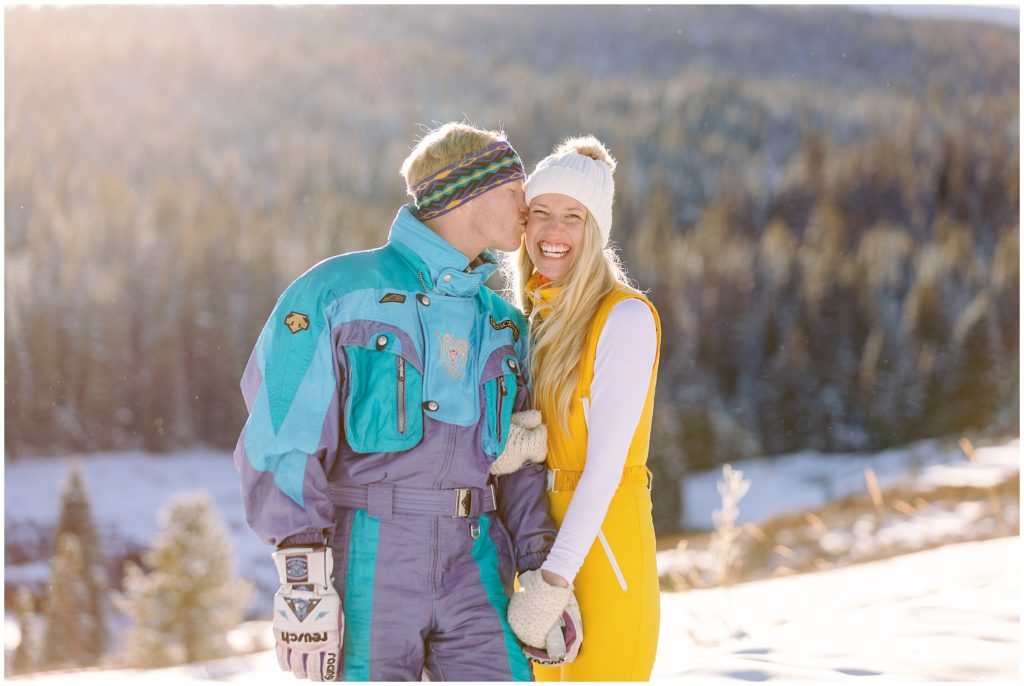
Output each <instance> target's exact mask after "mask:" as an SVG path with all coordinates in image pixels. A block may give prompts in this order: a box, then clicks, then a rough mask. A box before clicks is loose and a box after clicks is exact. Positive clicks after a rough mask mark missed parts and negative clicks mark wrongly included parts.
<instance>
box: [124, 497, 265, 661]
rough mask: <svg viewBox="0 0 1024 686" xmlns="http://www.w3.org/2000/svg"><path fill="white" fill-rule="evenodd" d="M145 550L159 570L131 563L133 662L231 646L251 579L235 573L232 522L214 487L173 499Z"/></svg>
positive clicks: (191, 657) (193, 656) (201, 656)
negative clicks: (211, 492)
mask: <svg viewBox="0 0 1024 686" xmlns="http://www.w3.org/2000/svg"><path fill="white" fill-rule="evenodd" d="M160 521H161V527H162V528H161V531H160V533H158V534H157V536H156V538H155V539H154V541H153V546H152V548H151V549H150V550H149V551H147V552H146V553H144V554H143V558H142V559H143V562H144V563H145V565H146V566H147V567H149V568H150V570H151V571H149V573H145V572H143V570H142V569H140V568H139V567H138V565H134V564H131V563H129V565H128V566H127V568H126V570H125V580H124V593H123V595H119V596H117V597H116V598H115V603H116V604H117V606H118V607H119V608H120V609H121V610H122V611H123V612H124V613H125V614H126V615H128V617H129V618H130V619H131V620H132V624H133V626H132V627H130V628H129V629H128V630H127V631H126V633H125V647H126V651H127V659H128V661H129V663H130V664H132V665H135V666H140V667H155V666H161V665H168V664H174V663H178V662H194V661H196V660H206V659H211V658H215V657H222V656H225V655H228V654H230V649H229V647H228V644H227V639H226V634H227V631H228V630H229V629H231V628H233V627H234V626H236V625H237V624H238V623H239V621H240V620H241V618H242V614H243V612H244V611H245V607H246V604H247V602H248V598H249V593H250V591H251V584H250V583H249V582H247V581H242V580H239V579H236V578H235V577H234V573H233V570H232V558H233V552H232V547H231V543H230V539H229V538H228V533H227V530H226V529H225V527H224V524H223V522H222V520H221V518H220V515H219V514H218V512H217V510H216V508H215V507H214V505H213V502H212V500H211V499H210V497H209V496H208V495H206V494H189V495H182V496H178V497H176V498H175V499H173V500H172V501H171V502H170V503H169V504H168V505H167V506H166V507H165V508H164V509H163V511H162V512H161V513H160Z"/></svg>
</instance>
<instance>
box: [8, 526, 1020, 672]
mask: <svg viewBox="0 0 1024 686" xmlns="http://www.w3.org/2000/svg"><path fill="white" fill-rule="evenodd" d="M1020 567H1021V548H1020V538H1019V537H1009V538H1002V539H997V540H992V541H984V542H978V543H960V544H956V545H950V546H945V547H942V548H938V549H935V550H929V551H925V552H921V553H914V554H911V555H904V556H901V557H896V558H893V559H891V560H885V561H881V562H874V563H870V564H863V565H855V566H852V567H847V568H845V569H838V570H834V571H829V572H818V573H815V574H803V575H800V576H794V577H789V578H783V579H771V580H767V581H758V582H752V583H748V584H743V585H740V586H736V587H733V588H730V589H727V590H723V589H712V590H703V591H690V592H686V593H663V594H662V606H661V608H662V619H661V634H660V641H659V644H658V654H657V659H656V661H655V666H654V675H653V680H654V681H665V682H668V681H680V682H682V681H684V680H685V681H687V682H689V683H699V684H706V683H726V682H735V681H758V682H760V681H784V680H785V681H789V680H800V681H808V682H812V683H820V682H831V681H843V680H847V679H850V678H853V677H862V676H875V677H878V678H880V679H883V680H885V681H893V680H899V681H903V680H906V681H985V682H988V683H992V682H1008V683H1013V682H1016V681H1017V680H1018V677H1019V663H1018V659H1019V657H1018V651H1019V648H1020V640H1019V630H1020V628H1019V627H1020V624H1019V622H1020V613H1019V602H1020V573H1021V569H1020ZM277 672H278V669H277V665H276V662H275V659H274V656H273V654H272V653H271V652H267V651H264V652H260V653H255V654H252V655H248V656H244V657H237V658H231V659H228V660H218V661H214V662H207V663H203V664H193V665H186V666H183V667H176V668H171V669H161V670H154V671H148V672H141V671H139V670H117V671H99V670H92V671H82V672H74V673H53V674H42V675H36V676H31V677H25V678H20V679H12V681H31V682H33V683H38V684H54V685H55V686H56V685H57V684H59V685H60V686H64V685H65V684H66V685H68V686H87V685H91V684H104V685H106V684H135V683H138V682H139V680H140V677H143V676H144V682H145V683H146V684H153V685H158V684H177V683H182V682H206V681H209V680H211V679H213V680H217V681H230V682H249V683H252V682H254V681H256V682H262V681H269V680H271V679H272V680H274V681H275V682H277V683H291V681H290V680H289V679H285V677H284V676H281V675H279V674H278V673H277Z"/></svg>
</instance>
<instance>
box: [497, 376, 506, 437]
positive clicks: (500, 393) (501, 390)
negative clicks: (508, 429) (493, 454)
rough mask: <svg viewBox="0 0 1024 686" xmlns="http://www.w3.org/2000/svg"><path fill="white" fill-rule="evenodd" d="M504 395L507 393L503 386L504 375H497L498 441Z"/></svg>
mask: <svg viewBox="0 0 1024 686" xmlns="http://www.w3.org/2000/svg"><path fill="white" fill-rule="evenodd" d="M506 395H508V389H507V388H505V377H504V376H499V377H498V421H497V425H498V443H501V436H502V428H503V427H502V425H501V416H502V414H503V411H504V408H505V396H506Z"/></svg>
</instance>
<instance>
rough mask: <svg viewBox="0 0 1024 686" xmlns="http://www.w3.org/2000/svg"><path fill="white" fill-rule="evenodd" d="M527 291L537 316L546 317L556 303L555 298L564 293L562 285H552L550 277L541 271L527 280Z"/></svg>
mask: <svg viewBox="0 0 1024 686" xmlns="http://www.w3.org/2000/svg"><path fill="white" fill-rule="evenodd" d="M526 293H527V294H528V295H529V296H530V301H531V302H532V303H533V310H534V312H536V313H537V316H538V317H540V318H541V319H544V318H545V317H546V316H547V315H548V313H549V312H551V309H552V308H553V307H554V305H555V299H556V298H558V296H559V295H560V294H561V293H562V287H561V286H552V285H551V281H550V280H549V279H548V277H546V276H544V275H543V274H541V273H540V272H534V273H533V276H531V277H530V280H529V281H527V282H526Z"/></svg>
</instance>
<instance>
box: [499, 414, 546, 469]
mask: <svg viewBox="0 0 1024 686" xmlns="http://www.w3.org/2000/svg"><path fill="white" fill-rule="evenodd" d="M547 455H548V427H547V426H545V425H544V424H542V423H541V417H540V412H538V411H537V410H525V411H523V412H516V413H514V414H513V415H512V426H510V427H509V430H508V440H507V441H506V442H505V449H504V450H503V451H502V452H501V455H498V459H496V460H495V461H494V462H493V463H491V470H490V471H491V474H494V475H495V476H497V475H501V474H511V473H512V472H514V471H516V470H518V469H519V468H520V467H522V466H523V465H524V464H526V463H527V462H536V463H538V464H539V463H541V462H543V461H544V459H545V458H546V457H547Z"/></svg>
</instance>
